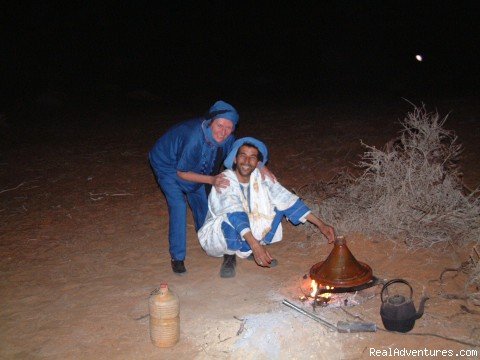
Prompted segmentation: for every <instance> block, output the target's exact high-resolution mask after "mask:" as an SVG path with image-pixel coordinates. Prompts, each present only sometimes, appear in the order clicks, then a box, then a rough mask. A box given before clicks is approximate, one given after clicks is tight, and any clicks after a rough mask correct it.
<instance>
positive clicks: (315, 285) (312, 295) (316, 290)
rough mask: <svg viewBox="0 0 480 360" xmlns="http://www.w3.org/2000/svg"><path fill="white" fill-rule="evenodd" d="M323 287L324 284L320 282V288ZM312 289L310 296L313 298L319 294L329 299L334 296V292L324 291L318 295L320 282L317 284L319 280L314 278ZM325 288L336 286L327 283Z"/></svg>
mask: <svg viewBox="0 0 480 360" xmlns="http://www.w3.org/2000/svg"><path fill="white" fill-rule="evenodd" d="M321 287H322V285H321V284H320V288H321ZM310 289H311V292H310V297H312V298H315V297H317V296H321V297H323V298H325V299H329V298H330V297H331V296H332V293H330V292H324V293H322V294H318V295H317V293H318V284H317V282H316V281H315V280H312V282H311V283H310ZM325 289H326V290H333V289H334V287H333V286H328V285H327V286H325Z"/></svg>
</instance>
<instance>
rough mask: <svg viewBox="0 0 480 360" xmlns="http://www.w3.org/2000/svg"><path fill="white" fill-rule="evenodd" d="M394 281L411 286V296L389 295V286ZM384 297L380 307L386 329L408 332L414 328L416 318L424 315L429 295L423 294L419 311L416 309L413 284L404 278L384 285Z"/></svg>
mask: <svg viewBox="0 0 480 360" xmlns="http://www.w3.org/2000/svg"><path fill="white" fill-rule="evenodd" d="M394 283H403V284H405V285H407V286H408V287H409V288H410V298H409V299H407V298H405V296H403V295H400V294H396V295H393V296H392V295H389V294H388V287H389V286H390V285H392V284H394ZM380 296H381V299H382V306H381V307H380V316H381V317H382V322H383V325H384V326H385V329H387V330H390V331H399V332H408V331H410V330H412V329H413V326H414V325H415V320H417V319H420V318H421V317H422V315H423V310H424V307H425V301H427V300H428V297H426V296H423V297H422V299H421V300H420V305H419V308H418V312H417V311H416V310H415V305H414V304H413V301H412V296H413V289H412V286H411V285H410V284H409V283H408V282H407V281H406V280H403V279H393V280H390V281H388V282H387V283H386V284H385V285H383V288H382V292H381V294H380Z"/></svg>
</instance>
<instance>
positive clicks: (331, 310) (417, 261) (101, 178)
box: [0, 98, 480, 360]
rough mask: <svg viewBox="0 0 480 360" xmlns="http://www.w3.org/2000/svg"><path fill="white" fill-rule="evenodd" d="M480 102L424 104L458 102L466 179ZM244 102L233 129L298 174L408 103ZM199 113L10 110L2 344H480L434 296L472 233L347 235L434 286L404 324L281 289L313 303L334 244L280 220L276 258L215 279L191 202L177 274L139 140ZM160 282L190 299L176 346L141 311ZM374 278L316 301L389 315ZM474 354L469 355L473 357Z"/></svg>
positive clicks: (317, 352) (376, 138)
mask: <svg viewBox="0 0 480 360" xmlns="http://www.w3.org/2000/svg"><path fill="white" fill-rule="evenodd" d="M477 104H478V99H466V98H462V99H450V100H448V101H442V102H437V103H430V104H427V106H428V107H430V108H431V109H433V110H434V109H435V108H436V109H438V111H439V112H440V113H441V114H444V115H445V114H447V113H448V112H451V114H450V118H449V120H448V121H447V125H446V127H447V128H450V129H453V130H455V131H456V132H457V134H458V135H459V140H460V142H462V143H463V144H464V146H465V152H464V158H463V160H462V161H463V162H462V166H463V169H464V174H465V183H466V184H467V185H468V186H469V187H471V188H474V187H475V186H477V185H478V184H479V183H480V165H479V163H478V160H477V155H478V154H479V153H480V145H479V144H480V141H479V139H480V111H479V108H478V106H477ZM235 105H236V106H237V107H238V108H239V111H240V113H241V127H240V129H239V131H238V134H237V135H238V136H247V135H250V136H256V137H259V138H261V139H262V140H264V141H265V142H266V143H267V145H268V146H269V148H270V152H271V160H270V165H269V166H270V168H271V170H272V171H273V172H274V173H275V174H276V175H277V177H278V179H279V180H280V181H281V182H282V184H283V185H285V186H286V187H287V188H291V189H295V188H300V187H301V186H303V185H306V184H309V183H312V182H314V181H316V180H317V179H328V178H329V177H331V176H332V175H333V174H335V173H336V172H338V171H339V169H341V168H342V167H345V166H350V165H351V163H352V162H355V161H356V160H358V156H359V154H360V153H361V151H362V148H361V145H360V141H359V140H360V139H362V140H363V141H364V142H366V143H368V144H372V145H376V146H382V145H383V144H385V143H386V142H387V141H388V140H390V139H391V138H393V137H395V136H396V132H397V131H398V130H399V129H400V127H399V125H398V119H400V118H402V117H403V116H404V115H405V114H406V112H407V111H408V110H410V109H411V107H410V105H409V104H408V103H406V102H404V101H403V100H398V101H393V102H389V103H386V102H381V101H370V102H349V103H343V102H342V103H333V102H332V103H328V104H325V103H324V104H315V105H293V104H289V105H286V104H285V103H278V104H274V105H261V104H260V105H256V106H253V105H252V104H247V103H245V104H242V103H238V104H235ZM195 110H198V109H195ZM194 115H197V113H196V112H194V111H193V109H182V110H179V109H175V108H172V107H168V106H151V105H149V106H135V107H128V108H123V107H118V108H108V109H103V108H98V107H96V108H92V109H82V111H76V112H75V111H73V112H72V111H67V112H64V113H62V114H61V115H58V114H57V115H55V117H53V118H52V119H53V120H52V121H53V122H52V121H51V122H50V123H49V125H48V126H41V125H39V124H33V123H32V126H31V127H25V126H24V127H21V126H16V124H15V119H14V118H9V119H8V123H7V124H4V125H2V126H4V128H3V129H2V132H3V134H4V135H6V138H5V141H4V142H3V146H2V148H1V149H2V153H1V154H2V157H1V159H0V176H1V179H2V180H1V187H0V254H1V257H0V270H1V274H2V275H1V278H0V299H1V307H0V319H1V321H0V358H3V359H46V358H48V359H97V360H100V359H306V358H308V359H310V358H311V359H359V358H369V357H371V356H370V355H371V352H372V349H375V350H383V351H390V349H391V351H393V350H394V349H407V350H414V349H425V348H427V349H428V350H432V351H433V350H452V351H453V353H454V354H460V353H459V352H460V351H461V350H472V349H473V350H476V351H477V353H479V352H480V347H479V346H478V344H480V327H479V325H478V324H479V320H480V315H478V314H479V313H480V309H478V307H475V305H474V304H471V303H469V302H467V301H465V300H456V299H453V300H452V299H445V298H444V297H442V296H441V292H442V291H444V292H448V293H460V292H461V291H462V289H463V284H464V282H465V274H462V273H460V274H457V276H454V274H453V273H450V274H449V275H448V276H446V283H445V284H444V285H442V286H441V285H440V284H439V282H438V281H437V280H438V278H439V276H440V273H441V272H442V270H443V269H444V268H447V267H448V268H450V267H458V266H459V265H460V264H461V262H462V261H464V260H466V259H467V258H468V254H469V252H470V251H471V248H468V247H467V248H464V249H456V251H453V250H452V251H449V252H448V253H442V252H439V251H438V250H437V249H426V250H420V251H417V252H415V253H409V252H408V251H407V249H406V248H405V246H404V245H403V244H399V243H394V242H393V241H389V240H386V241H378V240H375V239H373V240H371V239H370V240H369V239H366V238H365V237H364V236H362V234H348V235H347V241H348V246H349V248H350V250H351V251H352V253H353V254H354V255H355V257H356V258H357V259H358V260H360V261H363V262H366V263H368V264H369V265H370V266H371V267H372V269H373V272H374V275H375V276H377V277H379V278H381V279H392V278H397V277H400V278H404V279H407V280H408V281H409V282H410V283H411V284H412V286H413V289H414V301H415V304H416V306H417V307H418V301H419V299H420V297H421V295H422V293H424V292H425V293H428V295H429V296H430V300H428V302H427V304H426V309H425V315H424V316H423V317H422V318H421V319H419V320H417V323H416V326H415V328H414V330H413V331H412V332H411V333H409V334H407V335H402V334H395V333H391V332H386V331H381V330H379V331H377V332H376V333H356V334H340V333H336V332H331V331H329V330H328V329H327V328H325V327H324V326H322V325H321V324H319V323H317V322H314V321H313V320H311V319H309V318H307V317H305V316H303V315H301V314H299V313H296V312H294V311H293V310H291V309H289V308H287V307H285V306H284V305H282V304H281V302H282V300H283V299H288V300H290V301H292V302H294V303H296V304H298V305H299V306H302V307H304V308H305V309H307V310H309V311H313V310H312V308H311V307H310V306H309V305H308V304H302V303H301V302H300V301H298V298H299V296H300V295H301V294H302V291H301V286H302V283H303V278H302V277H303V275H304V274H306V273H307V272H308V270H309V268H310V267H311V266H312V265H313V264H315V263H316V262H318V261H321V260H323V259H324V258H325V257H326V256H327V255H328V254H329V252H330V250H331V246H330V245H327V244H326V241H325V240H324V239H319V238H317V239H315V238H309V237H307V235H306V233H305V232H304V231H303V230H302V227H301V226H299V227H294V226H292V225H291V224H289V223H284V240H283V241H282V242H281V243H278V244H276V245H273V246H272V248H271V253H272V254H273V255H274V256H275V257H276V258H277V259H278V261H279V266H277V267H276V268H272V269H263V268H260V267H258V266H256V265H255V263H254V262H248V261H239V262H238V267H237V275H236V277H235V278H232V279H221V278H220V277H219V268H220V264H221V260H220V259H216V258H211V257H208V256H207V255H206V254H205V253H204V252H203V251H202V249H201V248H200V246H199V244H198V241H197V239H196V236H195V232H194V228H193V221H192V219H191V217H189V224H188V255H187V260H186V266H187V268H188V273H187V274H186V275H185V276H176V275H174V274H173V273H172V271H171V269H170V259H169V256H168V240H167V232H168V229H167V224H168V213H167V209H166V203H165V200H164V198H163V195H162V194H161V192H160V190H159V189H158V187H157V185H156V183H155V181H154V178H153V175H152V173H151V171H150V168H149V165H148V162H147V157H146V154H147V152H148V150H149V148H150V147H151V146H152V145H153V143H154V142H155V140H156V139H157V138H158V137H159V136H160V135H161V134H162V132H163V131H165V130H166V129H167V128H168V127H169V126H170V125H172V124H174V123H175V122H176V121H178V120H181V119H183V118H187V117H190V116H194ZM55 121H56V122H55ZM333 225H335V224H333ZM161 282H167V283H168V284H169V285H170V287H171V289H172V290H173V291H174V292H175V293H176V294H178V296H179V298H180V304H181V305H180V306H181V339H180V342H179V343H178V344H177V345H176V346H175V347H173V348H168V349H159V348H156V347H154V346H153V345H152V344H151V342H150V338H149V325H148V316H145V315H147V314H148V297H149V294H150V292H151V291H152V290H154V289H155V288H156V287H158V286H159V284H160V283H161ZM379 293H380V287H376V288H374V289H373V290H372V294H373V295H372V296H370V297H369V298H368V299H366V300H365V301H363V302H362V303H361V304H359V305H357V306H349V307H346V308H341V307H325V308H317V309H316V312H317V314H318V315H320V316H322V317H323V318H325V319H327V320H329V321H331V322H334V323H336V322H337V321H339V320H348V321H353V320H355V318H354V317H355V316H357V317H360V318H362V319H364V320H366V321H371V322H375V323H376V324H377V325H378V326H379V328H382V323H381V319H380V316H379V309H380V304H381V301H380V296H379ZM462 306H464V307H463V308H462ZM465 307H466V308H465ZM465 309H470V310H473V311H475V312H477V314H472V313H469V312H467V311H465ZM345 310H346V311H345ZM417 334H431V335H417ZM432 334H433V335H432ZM435 335H440V336H444V337H448V338H454V339H458V340H460V341H461V342H463V343H459V342H455V341H450V340H446V339H444V338H440V337H437V336H435ZM473 344H477V346H476V347H475V346H473ZM470 355H471V356H469V357H465V358H478V355H477V356H474V354H473V353H470ZM438 358H441V357H438Z"/></svg>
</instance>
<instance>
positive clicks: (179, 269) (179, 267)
mask: <svg viewBox="0 0 480 360" xmlns="http://www.w3.org/2000/svg"><path fill="white" fill-rule="evenodd" d="M172 270H173V272H174V273H175V274H184V273H186V272H187V269H186V268H185V264H184V263H183V260H173V259H172Z"/></svg>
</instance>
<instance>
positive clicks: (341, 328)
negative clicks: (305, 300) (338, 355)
mask: <svg viewBox="0 0 480 360" xmlns="http://www.w3.org/2000/svg"><path fill="white" fill-rule="evenodd" d="M282 304H284V305H287V306H288V307H289V308H291V309H293V310H296V311H298V312H299V313H300V314H303V315H305V316H308V317H309V318H310V319H313V320H315V321H318V322H319V323H320V324H322V325H324V326H326V327H328V328H329V329H330V330H334V331H338V332H339V333H355V332H376V331H377V325H376V324H375V323H365V322H346V321H338V322H337V325H336V326H335V325H334V324H332V323H329V322H328V321H326V320H324V319H322V318H321V317H319V316H317V315H315V314H312V313H310V312H308V311H305V310H303V309H301V308H299V307H298V306H296V305H294V304H292V303H291V302H290V301H288V300H286V299H284V300H283V301H282Z"/></svg>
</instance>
